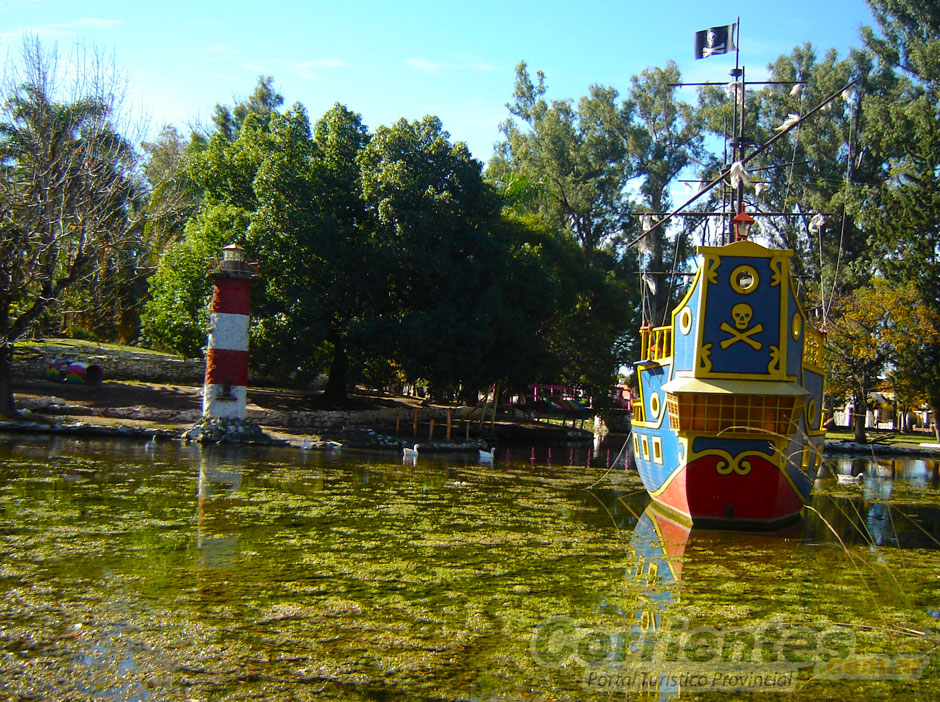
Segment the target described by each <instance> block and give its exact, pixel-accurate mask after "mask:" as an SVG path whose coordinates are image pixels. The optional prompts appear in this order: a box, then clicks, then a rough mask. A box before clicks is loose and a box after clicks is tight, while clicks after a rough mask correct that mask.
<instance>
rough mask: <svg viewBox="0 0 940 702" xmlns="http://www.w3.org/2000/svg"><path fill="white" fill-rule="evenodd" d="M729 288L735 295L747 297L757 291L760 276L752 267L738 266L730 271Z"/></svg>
mask: <svg viewBox="0 0 940 702" xmlns="http://www.w3.org/2000/svg"><path fill="white" fill-rule="evenodd" d="M730 282H731V287H732V289H733V290H734V291H735V292H736V293H740V294H741V295H749V294H750V293H752V292H754V291H755V290H757V286H758V285H759V284H760V276H758V275H757V271H756V270H755V269H754V267H753V266H738V267H737V268H735V269H734V270H733V271H731V280H730Z"/></svg>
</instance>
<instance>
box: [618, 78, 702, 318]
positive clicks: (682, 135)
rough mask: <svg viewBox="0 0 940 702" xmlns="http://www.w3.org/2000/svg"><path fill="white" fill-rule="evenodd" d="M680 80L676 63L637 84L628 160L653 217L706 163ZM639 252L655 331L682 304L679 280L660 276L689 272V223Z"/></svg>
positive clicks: (643, 243)
mask: <svg viewBox="0 0 940 702" xmlns="http://www.w3.org/2000/svg"><path fill="white" fill-rule="evenodd" d="M680 79H681V76H680V74H679V69H678V67H677V66H676V64H675V63H673V62H672V61H670V62H669V63H667V64H666V67H665V68H647V69H646V70H644V71H643V72H642V73H641V74H640V75H639V76H634V77H633V78H632V79H631V87H630V102H629V103H628V104H629V108H630V111H629V114H630V119H631V126H630V129H629V138H628V142H627V157H628V158H629V161H630V163H631V165H632V173H633V174H634V178H635V179H636V180H638V181H639V194H640V197H641V200H642V202H641V205H640V207H639V208H638V209H641V210H645V211H647V212H653V213H663V212H667V211H669V210H671V209H672V205H673V202H672V198H671V196H670V189H671V188H672V187H673V186H674V185H675V184H676V179H677V178H678V177H679V174H680V173H682V172H683V171H684V170H685V169H686V168H688V167H690V166H692V165H693V164H695V163H698V162H700V161H701V159H702V158H703V146H702V129H701V126H700V124H699V122H698V120H697V119H696V118H695V116H694V114H693V111H692V107H691V106H690V105H688V104H686V103H684V102H681V101H679V100H677V99H676V90H677V87H676V84H677V83H679V82H680ZM660 218H661V217H659V216H654V217H652V219H653V220H656V219H660ZM639 250H640V253H641V255H642V257H643V261H642V269H643V270H644V271H646V272H647V275H646V278H645V281H644V282H645V283H646V285H645V286H644V288H643V290H644V292H646V291H647V290H648V294H647V295H644V297H646V299H647V302H646V304H645V305H644V306H645V308H646V309H645V310H644V318H645V319H648V320H650V321H651V322H652V323H653V324H654V325H659V324H665V323H667V321H668V319H667V317H666V315H667V313H668V312H669V310H670V309H671V308H672V305H673V304H674V303H675V302H677V301H678V300H677V294H678V292H679V286H677V285H676V284H675V280H674V279H673V278H671V277H669V276H662V275H658V274H663V273H672V272H674V271H678V270H683V269H684V264H685V262H686V261H687V260H688V258H689V257H690V255H691V254H692V251H691V247H690V241H689V231H688V228H687V223H686V222H685V221H679V222H678V223H676V222H670V223H668V224H665V225H663V226H660V227H656V228H655V229H653V230H652V231H650V232H649V233H648V234H647V235H646V236H645V237H644V238H643V239H641V240H640V242H639Z"/></svg>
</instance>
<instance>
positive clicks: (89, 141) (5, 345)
mask: <svg viewBox="0 0 940 702" xmlns="http://www.w3.org/2000/svg"><path fill="white" fill-rule="evenodd" d="M75 59H76V62H77V63H76V65H75V66H73V67H72V68H73V70H75V71H76V74H77V75H79V76H80V77H81V81H80V82H77V83H76V84H74V85H71V86H70V85H68V84H67V82H66V81H65V79H64V78H63V77H62V73H60V67H59V65H58V57H57V55H56V53H55V52H54V51H52V52H47V51H45V50H44V49H43V47H42V46H41V45H40V44H39V42H38V41H35V40H32V41H27V42H26V43H25V45H24V48H23V52H22V56H21V59H20V63H19V65H18V67H17V70H14V71H13V73H12V75H11V79H10V81H9V83H8V84H7V85H5V86H4V88H3V103H2V115H0V168H2V170H0V415H3V416H12V415H13V414H15V410H14V406H13V396H12V388H11V385H10V372H11V363H12V358H13V347H14V344H15V343H16V341H17V340H19V339H20V338H22V337H23V336H24V335H25V334H27V333H28V332H29V330H30V329H31V328H32V327H33V325H35V324H36V322H37V321H38V320H39V319H40V317H41V316H42V315H43V314H44V313H45V312H46V311H47V310H49V309H50V307H51V306H52V305H53V304H55V302H56V301H57V300H60V299H62V297H63V295H65V294H66V293H67V292H68V291H69V290H70V289H71V288H73V287H76V286H78V285H81V284H84V283H87V282H88V281H89V277H90V276H94V275H97V274H99V273H100V272H102V271H104V270H106V267H107V265H108V264H109V263H110V262H114V261H117V260H118V254H119V253H120V252H122V251H126V250H128V249H130V250H133V247H135V246H136V245H138V244H139V238H138V236H137V235H138V232H139V228H138V227H137V221H138V220H137V214H138V210H137V209H136V208H135V206H134V203H133V200H134V198H135V197H136V194H137V184H138V182H139V179H138V171H137V165H138V156H137V153H136V152H135V150H134V148H133V147H132V145H131V144H130V143H129V142H128V141H127V140H126V139H125V138H124V137H123V136H121V134H120V133H119V132H118V131H117V128H116V126H115V119H116V115H117V111H116V110H117V106H118V98H119V97H120V95H119V93H118V92H117V89H116V84H115V82H114V72H113V68H112V67H109V66H107V65H105V64H103V63H101V62H96V61H93V60H90V58H89V57H88V56H87V55H84V56H83V55H77V56H76V57H75ZM70 89H71V90H72V93H71V94H69V90H70Z"/></svg>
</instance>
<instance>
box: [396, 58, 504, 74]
mask: <svg viewBox="0 0 940 702" xmlns="http://www.w3.org/2000/svg"><path fill="white" fill-rule="evenodd" d="M405 63H406V64H407V65H408V66H410V67H411V68H414V69H415V70H417V71H421V72H422V73H440V72H441V71H498V70H499V68H498V67H497V66H494V65H492V64H489V63H481V62H479V61H465V62H463V63H442V62H439V61H428V60H427V59H422V58H416V57H412V58H409V59H406V60H405Z"/></svg>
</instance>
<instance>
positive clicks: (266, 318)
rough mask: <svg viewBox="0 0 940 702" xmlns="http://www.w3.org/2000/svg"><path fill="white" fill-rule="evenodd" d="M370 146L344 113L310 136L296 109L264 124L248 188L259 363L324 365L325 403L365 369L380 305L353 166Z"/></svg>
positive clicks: (331, 115) (378, 273)
mask: <svg viewBox="0 0 940 702" xmlns="http://www.w3.org/2000/svg"><path fill="white" fill-rule="evenodd" d="M368 139H369V137H368V133H367V130H366V128H365V127H364V125H363V124H362V120H361V118H360V116H359V115H357V114H355V113H353V112H351V111H349V110H348V109H347V108H346V107H344V106H342V105H335V106H334V107H333V108H332V109H330V110H329V111H328V112H327V113H326V114H325V115H324V116H323V117H322V118H321V119H320V120H319V121H318V123H317V124H316V127H315V131H314V133H313V134H312V135H311V133H310V126H309V123H308V121H307V116H306V112H305V111H304V110H303V108H301V107H299V106H295V107H294V108H292V109H291V110H289V111H288V112H287V113H285V114H284V115H280V116H278V117H276V118H275V119H274V120H273V121H272V129H271V143H270V150H269V152H268V153H267V154H266V155H265V158H264V160H263V162H262V164H261V166H260V168H259V169H258V174H257V177H256V178H255V182H254V187H255V192H256V194H257V198H258V203H259V206H258V209H257V210H256V211H255V212H254V213H253V214H252V224H251V228H250V232H249V235H250V241H251V244H252V246H253V250H254V252H255V254H256V255H257V257H258V260H259V262H260V263H261V273H262V280H263V284H264V286H265V294H264V301H263V303H262V304H260V305H259V306H258V308H257V312H258V315H259V322H258V325H257V329H256V332H257V333H258V337H259V342H260V343H262V344H264V345H265V346H267V347H268V348H269V349H271V350H272V352H273V353H271V354H266V358H265V360H264V363H265V365H267V366H269V367H271V368H272V370H274V371H275V372H277V371H280V372H281V374H283V371H284V370H285V369H288V368H290V369H296V370H298V371H300V372H301V373H306V374H310V373H312V372H315V371H316V370H318V367H319V364H320V357H321V356H324V355H326V356H328V361H327V362H326V363H325V365H327V366H328V367H329V380H328V383H327V388H326V397H327V399H329V400H331V401H342V400H344V399H345V397H346V391H347V386H348V384H349V382H348V371H349V365H350V362H354V363H355V364H356V365H357V367H358V366H361V364H362V363H363V357H362V354H363V352H364V349H366V348H367V347H368V345H369V344H368V342H369V341H370V339H371V338H372V337H373V332H374V330H375V323H376V322H375V320H376V319H378V317H379V313H380V311H381V309H382V307H383V304H384V300H383V298H385V294H384V293H385V288H384V283H385V279H386V276H385V275H384V273H383V271H382V269H381V266H374V265H373V264H375V263H376V255H375V254H376V252H375V247H374V242H373V233H372V226H371V225H372V223H371V219H370V218H369V216H368V215H367V213H366V209H365V205H364V203H363V200H362V187H361V184H360V175H359V168H358V166H357V158H358V155H359V153H360V152H361V151H362V149H363V148H364V147H365V145H366V144H367V143H368ZM312 349H319V350H320V353H319V354H318V353H311V350H312Z"/></svg>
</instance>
